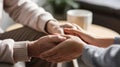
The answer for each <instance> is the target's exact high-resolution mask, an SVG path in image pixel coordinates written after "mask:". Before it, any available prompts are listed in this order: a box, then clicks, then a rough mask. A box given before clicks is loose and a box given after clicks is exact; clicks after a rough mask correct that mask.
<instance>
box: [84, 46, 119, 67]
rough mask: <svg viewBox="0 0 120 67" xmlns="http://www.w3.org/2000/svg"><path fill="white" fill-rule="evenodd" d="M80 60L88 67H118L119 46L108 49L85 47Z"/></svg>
mask: <svg viewBox="0 0 120 67" xmlns="http://www.w3.org/2000/svg"><path fill="white" fill-rule="evenodd" d="M82 60H83V61H84V63H85V64H87V65H88V66H89V67H120V45H112V46H110V47H108V48H100V47H96V46H92V45H86V46H85V47H84V49H83V54H82Z"/></svg>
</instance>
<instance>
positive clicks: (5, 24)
mask: <svg viewBox="0 0 120 67" xmlns="http://www.w3.org/2000/svg"><path fill="white" fill-rule="evenodd" d="M32 1H33V2H35V3H37V4H38V5H39V6H42V5H43V4H44V3H45V2H46V0H32ZM14 23H15V22H14V21H13V20H12V19H11V18H10V17H9V16H8V14H7V13H5V12H4V11H3V17H2V23H0V27H2V29H3V30H5V29H6V28H7V27H9V26H10V25H12V24H14Z"/></svg>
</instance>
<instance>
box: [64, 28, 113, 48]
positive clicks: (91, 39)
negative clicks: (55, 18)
mask: <svg viewBox="0 0 120 67" xmlns="http://www.w3.org/2000/svg"><path fill="white" fill-rule="evenodd" d="M77 27H78V26H77ZM64 31H65V33H66V34H71V35H76V36H78V37H80V38H81V39H82V40H84V41H85V42H86V43H88V44H92V45H94V46H98V47H108V46H110V45H112V44H113V42H114V38H112V37H108V38H103V37H97V36H94V35H91V34H89V33H88V32H86V31H84V30H82V29H81V28H80V27H78V29H70V28H65V29H64Z"/></svg>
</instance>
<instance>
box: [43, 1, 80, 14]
mask: <svg viewBox="0 0 120 67" xmlns="http://www.w3.org/2000/svg"><path fill="white" fill-rule="evenodd" d="M46 5H51V6H52V8H53V11H54V13H58V14H61V13H64V11H65V10H66V9H69V8H78V7H79V4H78V3H76V2H75V1H73V0H47V2H46V3H45V5H44V6H46Z"/></svg>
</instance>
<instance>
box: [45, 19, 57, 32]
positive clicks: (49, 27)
mask: <svg viewBox="0 0 120 67" xmlns="http://www.w3.org/2000/svg"><path fill="white" fill-rule="evenodd" d="M57 23H58V21H56V20H49V21H48V22H47V24H46V27H45V30H46V32H47V33H52V27H54V26H55V25H57Z"/></svg>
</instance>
